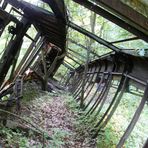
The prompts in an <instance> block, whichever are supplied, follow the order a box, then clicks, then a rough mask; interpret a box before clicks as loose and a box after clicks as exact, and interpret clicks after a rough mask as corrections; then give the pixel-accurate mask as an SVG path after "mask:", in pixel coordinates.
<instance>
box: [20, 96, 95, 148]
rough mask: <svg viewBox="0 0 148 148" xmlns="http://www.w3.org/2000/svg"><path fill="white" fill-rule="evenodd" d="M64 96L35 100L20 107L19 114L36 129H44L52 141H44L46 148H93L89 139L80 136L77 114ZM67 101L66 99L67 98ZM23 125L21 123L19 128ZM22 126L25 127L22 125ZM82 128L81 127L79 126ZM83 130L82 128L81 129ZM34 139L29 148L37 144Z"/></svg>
mask: <svg viewBox="0 0 148 148" xmlns="http://www.w3.org/2000/svg"><path fill="white" fill-rule="evenodd" d="M65 97H66V96H64V95H60V96H48V95H45V96H43V97H41V98H37V99H35V100H33V101H31V102H30V103H29V105H28V104H27V105H25V106H23V107H22V112H21V114H22V115H23V116H24V118H28V117H29V118H30V119H31V120H32V121H33V123H35V124H36V125H38V127H40V128H42V129H44V130H45V131H46V132H47V133H48V136H50V137H51V138H52V139H53V140H45V147H48V148H94V146H93V145H92V144H91V145H90V142H89V140H88V139H89V137H86V136H85V135H82V133H83V132H80V131H79V130H80V129H79V127H78V126H79V123H78V121H77V120H76V119H77V118H78V116H79V115H78V113H75V112H74V111H72V110H71V109H70V108H69V106H68V104H67V103H66V99H65ZM67 99H68V98H67ZM23 124H24V123H21V126H22V125H23ZM24 126H26V125H25V124H24ZM80 126H82V125H80ZM81 129H82V130H83V128H81ZM38 141H40V140H36V139H35V138H33V139H31V140H30V146H32V147H33V146H35V145H37V144H38Z"/></svg>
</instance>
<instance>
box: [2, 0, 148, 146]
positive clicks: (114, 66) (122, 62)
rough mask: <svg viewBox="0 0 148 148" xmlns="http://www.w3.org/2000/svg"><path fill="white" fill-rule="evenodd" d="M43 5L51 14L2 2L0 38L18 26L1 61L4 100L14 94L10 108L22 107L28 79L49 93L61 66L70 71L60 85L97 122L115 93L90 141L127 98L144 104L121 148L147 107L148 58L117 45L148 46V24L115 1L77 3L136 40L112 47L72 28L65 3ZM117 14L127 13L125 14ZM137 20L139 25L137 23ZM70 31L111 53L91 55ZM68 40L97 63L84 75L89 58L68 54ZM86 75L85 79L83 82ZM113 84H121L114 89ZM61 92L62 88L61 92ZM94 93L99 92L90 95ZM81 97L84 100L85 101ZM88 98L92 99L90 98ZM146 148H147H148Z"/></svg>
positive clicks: (8, 0)
mask: <svg viewBox="0 0 148 148" xmlns="http://www.w3.org/2000/svg"><path fill="white" fill-rule="evenodd" d="M42 1H43V2H44V3H47V4H48V5H49V7H50V8H51V10H52V11H53V13H51V12H49V11H47V10H45V9H43V8H40V7H37V6H34V5H32V4H30V3H27V2H24V1H17V0H4V2H3V3H2V2H1V8H0V27H1V32H0V34H1V35H2V33H3V31H4V30H5V29H6V26H7V25H9V23H10V22H13V23H14V24H15V25H14V26H10V27H9V33H10V34H11V35H12V37H11V39H10V41H9V43H8V44H7V46H6V47H5V49H4V53H3V55H2V56H1V61H0V87H1V90H0V96H1V98H2V97H3V96H6V95H8V94H10V98H9V99H8V102H9V101H12V100H15V101H16V103H17V106H18V109H19V108H20V104H19V102H20V101H21V100H20V99H22V97H23V96H22V87H23V86H22V85H23V83H25V82H26V81H28V80H30V79H31V80H32V79H37V80H39V81H40V82H41V83H40V85H41V86H42V89H44V90H47V85H48V83H49V78H53V76H54V74H55V73H56V71H57V70H58V68H59V67H60V65H64V66H65V67H66V68H67V71H66V74H67V77H64V78H63V79H62V80H61V84H62V85H63V86H66V87H68V89H69V91H70V92H71V93H72V94H73V96H74V98H75V99H76V100H77V101H78V102H81V103H83V109H84V110H86V109H88V108H89V110H88V112H87V114H86V116H87V115H90V114H92V113H94V112H96V116H99V113H100V111H101V110H102V108H103V107H104V104H105V102H106V99H107V95H108V93H109V90H110V89H111V87H115V88H116V92H115V93H114V96H113V97H112V98H111V102H110V105H109V106H108V108H107V109H106V111H105V112H104V114H103V116H102V117H101V119H100V120H99V121H97V124H96V125H95V127H94V128H95V129H97V130H96V131H95V134H94V135H92V138H95V137H96V136H97V135H98V133H99V131H100V130H101V129H102V128H104V127H105V126H106V125H107V124H108V122H109V121H110V119H111V118H112V116H113V114H114V112H115V111H116V109H117V108H118V106H119V103H120V101H121V99H122V96H123V94H124V93H125V92H128V93H132V94H134V95H140V96H141V102H140V103H139V106H138V107H137V109H136V111H135V113H134V115H133V118H132V120H131V122H130V123H129V125H128V127H127V129H126V131H125V133H124V134H123V136H122V137H121V139H120V141H119V143H118V145H117V148H121V147H122V146H123V144H124V142H125V141H126V139H127V138H128V137H129V135H130V133H131V132H132V130H133V128H134V126H135V124H136V123H137V121H138V118H139V116H140V114H141V112H142V109H143V108H144V105H145V104H146V102H147V101H148V67H147V64H148V58H147V57H140V56H137V55H135V54H133V53H132V52H131V53H130V54H129V52H127V51H131V50H130V49H129V50H128V49H120V48H119V47H117V46H115V44H116V43H117V42H121V43H124V42H126V41H128V40H137V39H143V40H145V41H148V36H147V35H148V30H147V26H145V25H147V18H146V17H145V16H143V15H141V14H139V13H138V12H136V11H135V10H133V9H131V8H129V7H128V6H126V5H124V4H122V3H121V2H117V1H116V3H115V2H114V1H109V0H105V1H102V0H101V1H99V0H92V1H87V0H79V1H78V0H73V1H75V2H77V3H79V4H80V5H83V6H84V7H86V8H88V9H90V10H91V11H94V12H95V13H97V14H99V15H101V16H103V17H104V18H106V19H108V20H110V21H112V22H113V23H115V24H117V25H119V26H120V27H122V28H124V29H126V30H127V31H129V32H131V33H133V34H134V35H136V37H134V38H130V39H125V40H120V41H115V42H112V43H111V42H109V41H106V40H104V39H102V38H100V37H98V36H97V35H95V34H92V33H91V32H89V31H87V30H85V29H83V28H81V27H79V26H78V25H76V24H74V23H73V22H68V18H67V13H66V8H65V5H64V1H63V0H61V1H59V0H49V1H47V0H42ZM94 2H95V3H96V4H94ZM109 3H111V5H109ZM8 4H9V5H11V10H10V12H7V11H6V8H7V5H8ZM118 8H125V9H122V11H121V9H118ZM126 10H128V11H126ZM12 11H14V12H15V13H17V14H19V15H20V16H21V19H18V18H17V17H15V15H13V14H12V13H11V12H12ZM129 14H130V15H129ZM133 17H134V18H133ZM135 17H136V18H138V19H135ZM139 20H140V21H139ZM31 25H33V26H34V27H35V28H36V30H37V34H36V36H35V38H31V37H30V36H29V35H28V34H27V30H28V29H29V28H30V26H31ZM68 26H69V27H71V28H72V29H73V30H75V31H78V32H80V33H81V34H83V35H85V36H87V37H89V38H91V39H93V40H95V41H96V42H98V43H99V44H102V45H104V46H105V47H107V48H109V49H111V50H112V52H110V53H107V54H106V55H103V56H99V55H97V54H96V53H94V52H93V51H92V50H88V48H87V47H85V46H84V45H81V44H79V43H77V42H75V41H73V39H70V38H68V39H66V34H67V27H68ZM24 36H26V37H28V38H29V39H30V40H31V41H32V43H31V44H30V46H29V47H28V49H27V51H26V53H25V55H24V56H23V58H22V59H21V61H20V62H19V64H18V65H17V64H16V63H17V61H18V57H19V54H20V51H21V47H22V44H23V38H24ZM66 40H67V42H72V43H73V44H75V45H77V46H79V47H81V48H83V49H85V50H86V51H88V52H90V54H92V55H93V56H94V57H97V59H96V60H92V61H90V62H89V63H88V65H87V66H88V67H87V69H86V66H85V63H84V62H85V60H87V59H86V57H85V56H84V55H81V54H79V53H78V52H77V51H75V50H73V49H66ZM98 50H99V49H98ZM75 54H76V55H77V56H80V57H81V58H83V60H81V61H80V60H79V58H78V57H77V56H74V55H75ZM65 57H67V58H69V59H71V60H73V61H74V62H75V63H76V64H77V65H79V66H78V67H75V66H74V65H72V64H71V63H69V62H68V61H67V60H66V59H64V58H65ZM76 58H77V59H76ZM86 70H87V71H86ZM8 71H10V74H9V75H8V76H6V75H7V74H8ZM84 73H85V74H86V75H85V78H84ZM66 74H65V75H66ZM84 80H85V81H84ZM114 82H118V83H116V84H114ZM50 83H54V82H53V80H50ZM96 85H97V88H96ZM131 86H134V88H135V89H134V90H133V89H131ZM57 87H59V88H60V86H57ZM82 89H83V90H82ZM94 89H95V91H92V90H94ZM82 91H83V92H84V93H85V94H83V95H82ZM98 91H99V93H98ZM141 91H143V92H141ZM14 94H16V95H14ZM90 94H91V97H89V96H90ZM82 96H83V98H82ZM7 105H8V104H7ZM96 120H97V118H96ZM144 147H145V148H146V145H145V146H144Z"/></svg>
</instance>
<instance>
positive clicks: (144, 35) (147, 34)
mask: <svg viewBox="0 0 148 148" xmlns="http://www.w3.org/2000/svg"><path fill="white" fill-rule="evenodd" d="M73 1H74V2H77V3H79V4H80V5H83V6H84V7H86V8H88V9H89V10H91V11H93V12H95V13H97V14H99V15H100V16H102V17H104V18H106V19H108V20H109V21H111V22H113V23H115V24H117V25H118V26H120V27H122V28H124V29H125V30H127V31H129V32H131V33H133V34H134V35H136V36H137V37H139V38H141V39H143V40H144V41H146V42H148V30H147V29H144V30H143V29H142V30H139V28H137V27H135V26H133V25H131V24H130V23H129V22H128V21H127V20H124V19H122V18H121V17H117V16H115V15H113V14H112V13H109V12H108V11H106V10H105V9H103V8H102V7H100V6H98V5H95V4H93V3H91V2H89V1H87V0H73ZM102 1H104V0H101V2H102ZM106 1H108V2H107V3H108V5H110V3H111V1H112V3H116V2H115V1H114V0H111V1H110V0H105V3H106ZM116 1H118V0H116ZM102 3H103V2H102ZM98 4H100V3H99V2H98ZM135 20H136V19H135ZM144 20H145V18H144ZM147 24H148V22H147ZM145 25H146V22H145ZM147 28H148V27H147Z"/></svg>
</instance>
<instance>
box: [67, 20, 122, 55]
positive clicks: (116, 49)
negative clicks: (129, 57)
mask: <svg viewBox="0 0 148 148" xmlns="http://www.w3.org/2000/svg"><path fill="white" fill-rule="evenodd" d="M68 25H69V26H70V27H71V28H72V29H74V30H76V31H78V32H80V33H82V34H84V35H85V36H87V37H89V38H91V39H93V40H95V41H96V42H98V43H99V44H102V45H104V46H105V47H107V48H109V49H111V50H113V51H116V52H119V51H121V49H119V48H118V47H116V46H114V45H112V44H110V43H109V42H108V41H106V40H104V39H102V38H100V37H98V36H97V35H95V34H93V33H91V32H89V31H87V30H85V29H83V28H81V27H80V26H78V25H76V24H74V23H73V22H70V23H69V24H68Z"/></svg>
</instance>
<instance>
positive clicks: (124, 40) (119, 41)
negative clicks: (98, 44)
mask: <svg viewBox="0 0 148 148" xmlns="http://www.w3.org/2000/svg"><path fill="white" fill-rule="evenodd" d="M138 39H139V38H138V37H133V38H128V39H123V40H118V41H114V42H111V44H117V43H121V42H122V43H123V42H128V41H133V40H138Z"/></svg>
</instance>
